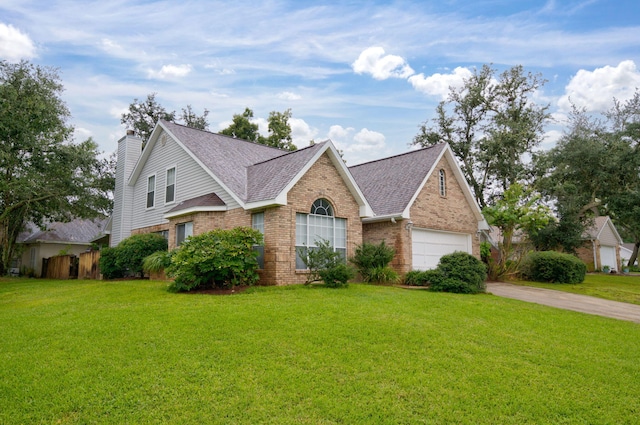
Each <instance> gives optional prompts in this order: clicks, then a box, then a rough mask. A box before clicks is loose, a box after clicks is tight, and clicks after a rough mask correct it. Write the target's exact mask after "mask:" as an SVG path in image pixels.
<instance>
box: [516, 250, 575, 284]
mask: <svg viewBox="0 0 640 425" xmlns="http://www.w3.org/2000/svg"><path fill="white" fill-rule="evenodd" d="M586 274H587V266H586V265H585V264H584V263H583V262H582V261H581V260H580V259H579V258H577V257H575V256H573V255H571V254H563V253H561V252H556V251H540V252H532V253H531V254H529V255H528V256H527V258H526V259H525V262H524V264H523V267H522V271H521V275H522V277H523V278H525V279H528V280H532V281H535V282H551V283H582V282H584V278H585V275H586Z"/></svg>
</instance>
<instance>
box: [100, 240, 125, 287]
mask: <svg viewBox="0 0 640 425" xmlns="http://www.w3.org/2000/svg"><path fill="white" fill-rule="evenodd" d="M124 272H125V270H124V269H122V268H121V267H120V266H118V250H117V249H116V248H108V247H105V248H102V250H101V251H100V273H102V276H103V277H104V278H105V279H118V278H121V277H124Z"/></svg>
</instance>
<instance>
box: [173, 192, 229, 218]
mask: <svg viewBox="0 0 640 425" xmlns="http://www.w3.org/2000/svg"><path fill="white" fill-rule="evenodd" d="M225 205H226V204H225V203H224V201H223V200H222V199H220V197H219V196H218V195H216V194H215V193H207V194H206V195H202V196H197V197H195V198H191V199H187V200H186V201H182V202H180V203H179V204H178V205H176V206H175V207H173V208H171V209H170V210H169V211H167V212H166V214H170V213H173V212H176V211H183V210H186V209H189V208H196V207H224V206H225Z"/></svg>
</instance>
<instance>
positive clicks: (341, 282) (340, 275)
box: [318, 263, 356, 288]
mask: <svg viewBox="0 0 640 425" xmlns="http://www.w3.org/2000/svg"><path fill="white" fill-rule="evenodd" d="M318 273H319V274H320V277H321V278H322V281H323V282H324V284H325V286H327V287H328V288H341V287H345V286H347V285H348V284H349V283H348V282H349V280H350V279H353V278H354V277H355V276H356V272H355V270H354V269H353V268H351V267H349V266H348V265H346V264H345V263H338V264H334V265H332V266H331V267H326V268H324V269H322V270H320V271H319V272H318Z"/></svg>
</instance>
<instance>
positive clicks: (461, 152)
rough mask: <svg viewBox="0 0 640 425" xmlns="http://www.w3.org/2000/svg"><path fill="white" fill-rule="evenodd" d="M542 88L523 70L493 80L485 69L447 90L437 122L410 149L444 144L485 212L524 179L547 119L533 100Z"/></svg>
mask: <svg viewBox="0 0 640 425" xmlns="http://www.w3.org/2000/svg"><path fill="white" fill-rule="evenodd" d="M544 83H545V81H544V80H543V79H542V78H541V76H539V75H534V74H532V73H525V71H524V69H523V67H522V66H515V67H513V68H511V69H509V70H507V71H505V72H503V73H502V74H500V75H499V76H498V78H497V79H496V70H495V69H494V68H492V67H490V66H488V65H484V66H483V67H482V69H480V70H476V71H475V72H474V74H473V75H472V76H471V77H470V78H468V79H466V80H465V81H464V85H463V86H462V87H460V88H455V87H451V88H450V89H449V96H448V98H447V100H446V101H443V102H440V104H439V105H438V107H437V108H436V117H435V118H434V119H433V120H431V122H425V123H423V124H422V125H421V127H420V132H419V133H418V134H417V135H416V136H415V137H414V139H413V144H416V145H420V146H431V145H434V144H436V143H441V142H447V143H448V144H449V146H450V147H451V150H452V151H453V153H454V154H455V155H456V157H457V158H458V160H459V161H460V166H461V168H462V172H463V173H464V175H465V177H466V179H467V182H468V183H469V186H470V187H471V189H472V190H473V192H474V195H475V197H476V201H477V202H478V204H479V205H480V206H481V207H485V206H487V205H489V204H491V202H492V198H494V197H495V196H497V195H499V194H500V193H502V192H504V191H505V190H507V189H508V188H509V186H510V185H512V184H514V183H516V182H518V181H521V180H523V179H525V178H526V177H527V176H528V170H527V166H526V162H525V154H528V153H529V154H530V153H531V152H532V151H533V148H535V147H536V146H538V145H539V144H540V142H541V141H542V136H543V125H544V123H545V122H546V120H547V119H548V118H549V114H548V112H547V110H548V105H538V104H536V103H535V102H534V101H533V96H532V95H533V94H534V93H535V92H536V91H537V90H538V89H539V88H540V87H542V86H543V85H544Z"/></svg>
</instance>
